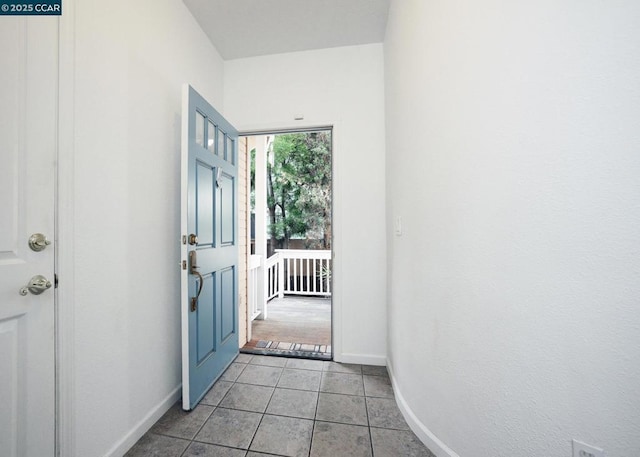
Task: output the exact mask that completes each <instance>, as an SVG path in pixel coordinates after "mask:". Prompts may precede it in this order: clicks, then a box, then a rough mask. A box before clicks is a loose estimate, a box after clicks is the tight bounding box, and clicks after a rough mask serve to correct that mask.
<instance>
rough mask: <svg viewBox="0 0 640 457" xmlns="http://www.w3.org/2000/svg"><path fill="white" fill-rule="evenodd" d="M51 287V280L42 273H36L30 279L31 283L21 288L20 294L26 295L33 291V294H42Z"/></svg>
mask: <svg viewBox="0 0 640 457" xmlns="http://www.w3.org/2000/svg"><path fill="white" fill-rule="evenodd" d="M50 287H51V281H49V280H48V279H47V278H45V277H44V276H42V275H35V276H34V277H33V278H31V280H30V281H29V284H27V285H26V286H24V287H23V288H22V289H20V295H22V296H24V295H27V294H28V293H29V292H31V293H32V294H33V295H40V294H41V293H42V292H44V291H45V290H47V289H49V288H50Z"/></svg>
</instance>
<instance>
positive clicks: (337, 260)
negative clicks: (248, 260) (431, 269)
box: [238, 120, 344, 362]
mask: <svg viewBox="0 0 640 457" xmlns="http://www.w3.org/2000/svg"><path fill="white" fill-rule="evenodd" d="M327 127H330V128H331V141H332V148H331V162H332V164H331V180H332V189H331V196H332V202H331V209H332V214H331V219H332V220H331V229H332V240H331V250H332V252H333V273H332V275H331V279H332V282H331V284H332V286H331V287H332V290H331V329H332V331H331V348H332V350H333V360H334V361H336V362H342V361H343V358H344V357H343V351H342V322H343V316H342V309H343V307H342V289H343V285H342V253H343V252H344V251H343V248H342V198H341V195H342V188H343V187H344V186H343V185H342V176H341V174H340V169H341V168H342V165H341V164H342V161H343V159H342V157H341V155H340V151H342V147H341V138H342V137H341V133H342V126H341V122H340V121H327V122H319V121H312V120H300V121H296V123H295V125H292V124H285V123H273V124H266V125H265V124H261V125H244V126H243V125H240V126H238V132H239V135H240V136H241V137H242V136H245V137H246V136H257V135H272V134H274V132H287V131H290V132H291V131H295V130H300V131H309V130H314V129H322V130H326V129H327ZM247 160H248V161H247V168H250V167H251V165H250V163H251V162H250V157H248V158H247ZM248 184H249V183H248V182H247V185H248ZM248 233H251V232H250V231H249V232H248ZM247 265H248V264H247ZM247 280H248V278H247ZM246 318H247V319H249V317H248V316H247V317H246ZM247 325H248V326H251V323H250V322H248V323H247Z"/></svg>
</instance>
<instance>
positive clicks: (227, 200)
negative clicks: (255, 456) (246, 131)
mask: <svg viewBox="0 0 640 457" xmlns="http://www.w3.org/2000/svg"><path fill="white" fill-rule="evenodd" d="M188 100H189V102H188V114H187V115H188V119H189V122H188V128H187V132H188V133H187V135H188V159H187V162H188V163H187V170H188V172H187V196H186V200H187V202H186V204H187V233H186V234H185V235H187V236H188V235H189V234H196V235H197V243H195V244H193V245H191V244H189V245H188V247H187V250H188V252H189V253H190V252H191V251H195V257H196V259H197V262H196V263H197V269H196V270H195V272H192V271H191V270H190V268H191V265H189V266H188V268H189V281H188V295H189V300H188V303H183V304H182V306H185V307H188V309H189V311H188V313H186V314H183V316H185V315H186V316H187V317H186V318H187V319H188V326H187V327H188V329H189V330H188V331H189V335H188V338H186V339H188V341H189V347H188V363H189V367H188V377H187V380H186V382H185V381H184V380H183V385H184V384H185V383H187V384H188V388H187V389H186V390H185V392H186V395H185V398H188V402H183V407H184V408H185V409H193V408H194V407H195V406H196V405H197V403H198V402H199V401H200V399H201V398H202V397H203V396H204V395H205V394H206V392H207V390H208V389H209V388H210V387H211V386H212V385H213V383H214V382H215V381H216V380H217V379H218V378H219V377H220V375H221V374H222V372H223V371H224V370H225V369H226V368H227V366H229V365H230V364H231V362H232V361H233V360H234V359H235V357H236V356H237V354H238V346H239V345H238V313H237V305H238V274H237V268H238V267H237V266H238V246H237V239H238V235H237V227H238V224H237V222H236V219H237V210H238V208H237V203H236V202H237V195H238V189H237V176H238V170H237V166H236V163H237V137H238V132H237V131H236V130H235V129H234V128H233V126H231V124H229V123H228V122H227V121H226V120H225V119H224V118H223V117H222V116H221V115H220V114H219V113H218V112H217V111H216V110H215V109H214V108H213V107H212V106H211V105H209V104H208V103H207V102H206V101H205V100H204V99H203V98H202V97H201V96H200V95H199V94H198V93H197V92H196V91H195V90H193V88H189V93H188ZM192 256H193V254H190V255H189V257H188V258H189V259H190V260H189V262H191V258H192ZM197 274H200V275H201V276H202V277H203V278H204V281H203V287H202V291H201V292H200V295H199V297H198V299H197V302H196V306H195V307H192V303H191V300H192V298H193V297H196V296H197V295H198V286H199V283H198V281H199V280H198V279H197V277H198V276H197ZM183 328H184V327H183ZM184 360H185V359H184V358H183V363H184ZM183 373H184V370H183Z"/></svg>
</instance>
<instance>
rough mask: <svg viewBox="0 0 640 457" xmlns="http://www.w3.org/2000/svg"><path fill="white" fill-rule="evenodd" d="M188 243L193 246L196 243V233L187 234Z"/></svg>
mask: <svg viewBox="0 0 640 457" xmlns="http://www.w3.org/2000/svg"><path fill="white" fill-rule="evenodd" d="M189 244H190V245H191V246H195V245H196V244H198V235H196V234H194V233H192V234H191V235H189Z"/></svg>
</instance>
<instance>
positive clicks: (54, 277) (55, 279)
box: [53, 273, 58, 289]
mask: <svg viewBox="0 0 640 457" xmlns="http://www.w3.org/2000/svg"><path fill="white" fill-rule="evenodd" d="M53 288H54V289H57V288H58V275H57V274H56V273H54V274H53Z"/></svg>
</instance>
